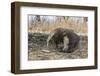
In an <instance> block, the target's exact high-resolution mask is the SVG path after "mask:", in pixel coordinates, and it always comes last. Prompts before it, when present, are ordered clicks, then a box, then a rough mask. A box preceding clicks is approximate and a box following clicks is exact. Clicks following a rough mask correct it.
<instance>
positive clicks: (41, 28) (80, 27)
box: [28, 22, 88, 34]
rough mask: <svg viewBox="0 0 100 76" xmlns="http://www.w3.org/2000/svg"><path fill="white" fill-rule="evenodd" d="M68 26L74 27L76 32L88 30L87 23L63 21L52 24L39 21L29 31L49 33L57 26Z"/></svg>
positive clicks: (69, 27)
mask: <svg viewBox="0 0 100 76" xmlns="http://www.w3.org/2000/svg"><path fill="white" fill-rule="evenodd" d="M31 26H34V25H31ZM59 27H61V28H67V29H72V30H74V32H76V33H86V34H87V31H88V27H87V23H78V24H76V23H74V22H62V23H55V24H52V25H46V24H42V23H39V24H37V25H36V26H34V27H29V30H28V31H29V32H43V33H49V32H50V31H52V30H54V29H56V28H59Z"/></svg>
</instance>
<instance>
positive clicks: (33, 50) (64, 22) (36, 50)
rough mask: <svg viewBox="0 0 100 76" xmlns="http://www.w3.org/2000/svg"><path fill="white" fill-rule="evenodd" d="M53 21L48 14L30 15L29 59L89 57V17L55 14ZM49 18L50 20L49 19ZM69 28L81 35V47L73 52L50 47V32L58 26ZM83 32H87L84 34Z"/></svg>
mask: <svg viewBox="0 0 100 76" xmlns="http://www.w3.org/2000/svg"><path fill="white" fill-rule="evenodd" d="M55 18H56V20H55V19H52V20H53V22H50V19H49V20H48V18H47V16H39V15H36V16H34V18H32V15H31V16H29V25H28V27H29V28H28V50H29V51H28V60H56V59H57V60H58V59H80V58H87V57H88V51H87V49H88V48H87V47H88V45H87V42H88V37H87V31H88V26H87V18H86V17H69V16H68V17H62V16H61V17H60V16H55ZM47 20H48V21H47ZM59 27H61V28H68V29H72V30H74V32H76V33H78V34H79V35H80V43H79V48H78V49H77V50H75V51H74V52H73V53H63V52H59V51H58V49H53V47H51V49H48V48H47V46H46V40H47V37H48V34H49V32H51V31H52V30H54V29H56V28H59ZM83 34H85V35H84V36H83Z"/></svg>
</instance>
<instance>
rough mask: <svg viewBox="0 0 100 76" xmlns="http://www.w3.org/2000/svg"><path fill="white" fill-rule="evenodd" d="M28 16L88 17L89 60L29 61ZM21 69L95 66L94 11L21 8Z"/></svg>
mask: <svg viewBox="0 0 100 76" xmlns="http://www.w3.org/2000/svg"><path fill="white" fill-rule="evenodd" d="M28 14H36V15H37V14H39V15H60V16H85V17H88V45H89V46H88V58H87V59H67V60H45V61H28V34H27V33H28V32H27V29H28V20H27V15H28ZM20 31H21V33H20V40H21V41H20V47H21V48H20V69H21V70H25V69H42V68H58V67H75V66H88V65H89V66H90V65H94V11H87V10H71V9H54V8H52V9H51V8H39V7H38V8H37V7H21V8H20Z"/></svg>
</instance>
